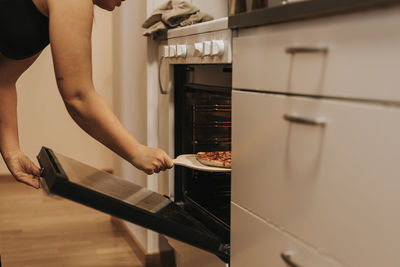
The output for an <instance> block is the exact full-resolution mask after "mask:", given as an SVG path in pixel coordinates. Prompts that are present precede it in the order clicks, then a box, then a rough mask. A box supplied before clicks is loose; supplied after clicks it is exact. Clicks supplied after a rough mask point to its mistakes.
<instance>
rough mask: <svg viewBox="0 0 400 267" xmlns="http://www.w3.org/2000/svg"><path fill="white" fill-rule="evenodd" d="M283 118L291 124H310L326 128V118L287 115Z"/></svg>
mask: <svg viewBox="0 0 400 267" xmlns="http://www.w3.org/2000/svg"><path fill="white" fill-rule="evenodd" d="M283 118H284V119H285V120H287V121H289V122H294V123H301V124H308V125H313V126H325V124H326V119H324V118H305V117H301V116H299V115H295V114H285V115H283Z"/></svg>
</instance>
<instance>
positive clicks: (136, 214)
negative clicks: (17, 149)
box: [38, 147, 229, 262]
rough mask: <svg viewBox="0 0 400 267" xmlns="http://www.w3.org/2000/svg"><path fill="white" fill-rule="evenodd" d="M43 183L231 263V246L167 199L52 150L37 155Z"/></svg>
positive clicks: (54, 189)
mask: <svg viewBox="0 0 400 267" xmlns="http://www.w3.org/2000/svg"><path fill="white" fill-rule="evenodd" d="M38 160H39V164H40V166H41V168H42V175H41V176H42V178H41V183H42V186H43V187H44V188H46V189H47V190H48V192H49V193H51V194H56V195H59V196H61V197H64V198H67V199H70V200H73V201H75V202H78V203H80V204H83V205H86V206H89V207H92V208H94V209H97V210H100V211H102V212H105V213H108V214H110V215H112V216H115V217H118V218H121V219H124V220H127V221H130V222H132V223H135V224H138V225H141V226H143V227H145V228H148V229H151V230H153V231H156V232H158V233H161V234H164V235H166V236H170V237H172V238H175V239H177V240H180V241H182V242H185V243H188V244H190V245H193V246H196V247H199V248H201V249H204V250H207V251H209V252H211V253H214V254H215V255H217V256H218V257H220V258H221V259H222V260H224V261H225V262H228V261H229V244H226V243H224V242H223V238H222V237H220V236H218V235H216V234H214V232H213V231H211V230H209V229H208V228H207V227H206V226H204V224H202V223H201V222H199V221H198V220H197V219H195V218H194V217H193V216H192V215H190V214H189V213H188V212H186V211H185V210H183V209H182V208H181V207H179V206H177V205H176V204H175V203H173V202H171V201H170V200H169V199H168V198H166V197H165V196H162V195H160V194H158V193H156V192H153V191H150V190H148V189H146V188H143V187H140V186H138V185H136V184H134V183H131V182H129V181H127V180H123V179H120V178H118V177H116V176H113V175H111V174H109V173H106V172H103V171H100V170H97V169H95V168H93V167H90V166H88V165H86V164H83V163H81V162H79V161H76V160H74V159H71V158H68V157H66V156H63V155H61V154H58V153H54V152H53V151H52V150H51V149H49V148H46V147H43V148H42V149H41V151H40V153H39V155H38Z"/></svg>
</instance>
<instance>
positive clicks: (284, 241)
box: [231, 203, 342, 267]
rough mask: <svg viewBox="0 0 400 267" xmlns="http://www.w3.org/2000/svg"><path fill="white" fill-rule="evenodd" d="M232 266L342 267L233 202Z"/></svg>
mask: <svg viewBox="0 0 400 267" xmlns="http://www.w3.org/2000/svg"><path fill="white" fill-rule="evenodd" d="M231 207H232V209H231V210H232V228H231V229H232V236H231V252H232V253H231V255H232V256H231V266H232V267H243V266H252V267H288V266H290V265H288V264H286V263H285V261H284V259H283V258H282V254H283V255H286V257H288V256H289V257H290V259H289V261H290V262H292V263H295V264H297V265H293V266H302V267H339V266H342V265H340V264H339V263H338V262H336V261H334V260H332V259H330V258H328V257H327V256H326V255H324V256H322V255H320V254H318V252H317V251H316V250H314V249H312V248H310V247H308V246H307V245H305V244H304V243H302V242H301V241H299V240H296V239H294V238H293V237H291V236H289V235H288V234H287V233H284V232H282V231H281V230H280V229H278V228H276V227H274V226H273V225H271V224H268V223H267V222H265V221H263V220H260V219H259V218H257V217H255V216H254V215H252V214H251V213H249V212H247V211H246V210H244V209H243V208H241V207H240V206H238V205H236V204H234V203H232V205H231Z"/></svg>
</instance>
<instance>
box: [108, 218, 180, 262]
mask: <svg viewBox="0 0 400 267" xmlns="http://www.w3.org/2000/svg"><path fill="white" fill-rule="evenodd" d="M111 222H112V223H113V224H114V225H115V226H116V227H118V228H119V229H120V230H121V232H122V233H123V235H124V237H125V240H126V241H127V242H128V244H129V246H130V247H131V248H132V250H133V252H134V253H135V254H136V256H137V257H138V258H139V260H140V261H141V262H142V264H143V266H144V267H175V266H176V264H175V253H174V251H172V250H171V251H162V252H159V253H151V254H147V253H146V250H145V249H144V248H143V247H142V246H141V245H140V243H139V242H138V241H137V240H136V238H135V237H134V236H133V235H132V233H131V232H130V231H129V229H128V227H126V225H125V223H124V222H123V221H122V220H121V219H118V218H115V217H111Z"/></svg>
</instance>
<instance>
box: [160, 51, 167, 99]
mask: <svg viewBox="0 0 400 267" xmlns="http://www.w3.org/2000/svg"><path fill="white" fill-rule="evenodd" d="M163 61H164V56H161V58H160V63H159V65H158V86H159V88H160V93H161V94H162V95H166V94H168V91H167V90H165V91H164V89H163V86H162V82H161V65H162V63H163Z"/></svg>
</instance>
